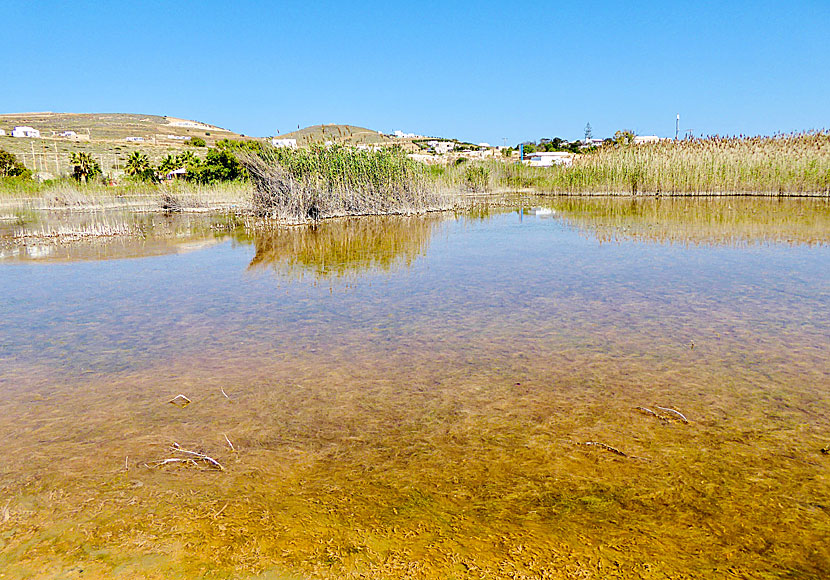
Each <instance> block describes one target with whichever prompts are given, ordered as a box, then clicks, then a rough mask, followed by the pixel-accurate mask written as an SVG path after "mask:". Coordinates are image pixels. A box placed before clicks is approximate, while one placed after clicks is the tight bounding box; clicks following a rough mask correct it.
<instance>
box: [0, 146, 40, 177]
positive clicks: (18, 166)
mask: <svg viewBox="0 0 830 580" xmlns="http://www.w3.org/2000/svg"><path fill="white" fill-rule="evenodd" d="M31 176H32V172H31V171H30V170H28V169H27V168H26V166H25V165H23V164H22V163H20V162H19V161H18V160H17V157H15V156H14V155H13V154H12V153H9V152H8V151H3V150H2V149H0V177H22V178H26V179H28V178H30V177H31Z"/></svg>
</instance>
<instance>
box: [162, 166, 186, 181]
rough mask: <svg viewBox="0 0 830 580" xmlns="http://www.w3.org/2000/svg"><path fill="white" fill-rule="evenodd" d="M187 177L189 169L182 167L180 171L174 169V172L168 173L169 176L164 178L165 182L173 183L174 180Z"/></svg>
mask: <svg viewBox="0 0 830 580" xmlns="http://www.w3.org/2000/svg"><path fill="white" fill-rule="evenodd" d="M185 175H187V169H185V168H184V167H180V168H178V169H174V170H173V171H168V172H167V175H165V176H164V180H165V181H173V180H174V179H177V178H180V177H184V176H185Z"/></svg>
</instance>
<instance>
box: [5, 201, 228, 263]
mask: <svg viewBox="0 0 830 580" xmlns="http://www.w3.org/2000/svg"><path fill="white" fill-rule="evenodd" d="M240 223H241V222H240V220H239V219H238V218H236V217H235V216H233V215H215V214H210V215H207V214H168V215H165V214H159V213H136V212H130V211H101V212H69V211H66V212H63V211H53V212H34V211H28V212H18V213H16V214H12V215H7V216H2V219H0V260H7V261H12V262H65V261H82V260H117V259H124V258H141V257H149V256H162V255H166V254H176V253H182V252H187V251H193V250H197V249H201V248H205V247H208V246H211V245H213V244H215V243H217V242H219V241H221V240H222V239H223V238H224V237H226V236H227V235H229V233H230V232H231V231H234V230H235V229H237V228H238V227H239V226H240Z"/></svg>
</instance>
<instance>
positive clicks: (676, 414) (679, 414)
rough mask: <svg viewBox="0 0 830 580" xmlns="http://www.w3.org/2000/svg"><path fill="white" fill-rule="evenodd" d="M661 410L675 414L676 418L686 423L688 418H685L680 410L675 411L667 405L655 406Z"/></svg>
mask: <svg viewBox="0 0 830 580" xmlns="http://www.w3.org/2000/svg"><path fill="white" fill-rule="evenodd" d="M657 408H658V409H660V410H661V411H665V412H666V413H671V414H672V415H674V416H676V417H677V418H678V419H680V420H681V421H683V422H684V423H688V422H689V420H688V419H687V418H686V415H684V414H683V413H681V412H680V411H675V410H674V409H669V408H667V407H657Z"/></svg>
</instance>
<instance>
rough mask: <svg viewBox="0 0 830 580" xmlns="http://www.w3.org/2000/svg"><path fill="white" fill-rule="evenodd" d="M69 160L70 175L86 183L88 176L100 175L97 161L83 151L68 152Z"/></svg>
mask: <svg viewBox="0 0 830 580" xmlns="http://www.w3.org/2000/svg"><path fill="white" fill-rule="evenodd" d="M69 162H70V163H71V164H72V166H73V167H72V177H74V178H75V179H76V180H78V181H83V182H84V183H87V182H88V181H89V180H90V178H93V177H96V176H98V175H101V166H100V165H99V164H98V162H97V161H96V160H95V159H94V158H93V157H92V155H90V154H89V153H86V152H84V151H80V152H73V153H70V154H69Z"/></svg>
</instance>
